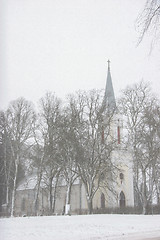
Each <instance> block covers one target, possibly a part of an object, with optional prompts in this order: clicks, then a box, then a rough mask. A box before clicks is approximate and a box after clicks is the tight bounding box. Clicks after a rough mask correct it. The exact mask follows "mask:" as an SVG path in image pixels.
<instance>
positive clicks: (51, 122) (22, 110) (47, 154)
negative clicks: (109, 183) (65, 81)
mask: <svg viewBox="0 0 160 240" xmlns="http://www.w3.org/2000/svg"><path fill="white" fill-rule="evenodd" d="M102 103H103V96H102V94H101V93H100V92H99V91H90V92H89V93H86V92H79V93H77V94H75V95H72V96H69V97H68V101H67V103H66V104H65V106H62V102H61V100H60V99H58V98H57V97H56V96H55V95H54V94H52V93H46V95H45V96H44V97H43V98H42V99H40V102H39V112H38V114H36V113H35V111H34V108H33V105H32V104H31V103H30V102H28V101H27V100H25V99H23V98H20V99H18V100H16V101H13V102H11V104H10V106H9V108H8V109H7V111H5V112H4V111H2V112H1V123H0V126H1V148H2V151H1V177H2V178H3V186H1V189H2V191H3V201H4V202H5V203H6V204H7V206H10V212H11V216H14V211H15V199H16V188H17V185H18V182H19V180H20V179H21V178H22V177H24V176H20V175H25V174H26V171H27V173H28V171H29V170H30V169H33V168H34V169H36V175H37V184H36V193H35V200H34V205H35V213H36V205H37V202H38V198H39V191H40V184H41V181H42V178H43V181H44V180H46V181H45V184H46V185H47V189H48V193H49V208H50V212H51V213H53V212H54V208H55V201H56V188H57V184H58V180H59V177H60V176H63V178H64V179H65V182H66V184H67V193H66V209H68V210H66V213H68V212H69V206H70V198H71V187H72V185H73V183H74V181H75V180H76V179H77V178H80V179H81V181H82V182H83V184H84V186H85V189H86V194H87V202H88V209H89V213H91V212H92V200H93V197H94V195H95V193H96V191H97V190H98V188H99V186H100V182H101V179H102V177H101V176H102V174H104V173H105V174H107V171H109V170H110V172H111V167H112V166H111V161H110V155H111V152H112V151H113V148H114V147H113V146H114V145H113V141H111V140H110V141H107V139H109V135H110V131H109V128H110V125H111V121H112V116H113V114H112V116H111V113H110V116H109V115H108V116H109V117H108V118H107V117H106V118H105V119H106V120H105V122H103V116H104V113H105V114H107V109H105V108H104V106H103V104H102ZM102 128H105V129H106V131H105V134H104V136H103V138H104V141H103V143H102ZM110 139H111V138H110ZM22 169H23V171H24V173H23V171H22ZM22 173H23V174H22ZM67 211H68V212H67Z"/></svg>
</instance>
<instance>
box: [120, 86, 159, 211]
mask: <svg viewBox="0 0 160 240" xmlns="http://www.w3.org/2000/svg"><path fill="white" fill-rule="evenodd" d="M121 106H122V113H123V115H125V116H126V128H127V132H128V135H127V136H126V143H127V145H128V146H132V152H133V158H134V186H135V196H137V200H138V199H139V201H140V203H141V204H142V207H143V213H144V214H146V213H147V205H148V204H150V202H151V201H152V198H153V190H154V183H155V180H154V178H155V176H156V175H155V170H156V165H157V160H158V156H159V150H158V149H159V144H158V143H159V140H158V122H157V121H156V123H155V120H156V119H158V117H156V115H157V113H156V110H155V109H157V108H158V103H157V100H156V99H155V98H154V97H152V95H151V91H150V89H149V86H148V85H147V84H145V83H144V82H140V83H139V84H136V85H134V86H132V87H128V88H127V89H125V90H124V91H123V96H122V98H121ZM136 204H137V205H138V204H139V203H138V202H136Z"/></svg>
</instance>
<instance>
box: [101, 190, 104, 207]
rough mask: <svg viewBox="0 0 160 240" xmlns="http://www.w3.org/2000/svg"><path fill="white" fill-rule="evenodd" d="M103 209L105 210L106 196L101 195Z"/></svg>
mask: <svg viewBox="0 0 160 240" xmlns="http://www.w3.org/2000/svg"><path fill="white" fill-rule="evenodd" d="M101 208H105V196H104V193H102V194H101Z"/></svg>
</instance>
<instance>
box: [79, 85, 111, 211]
mask: <svg viewBox="0 0 160 240" xmlns="http://www.w3.org/2000/svg"><path fill="white" fill-rule="evenodd" d="M74 104H75V117H76V119H77V128H76V132H77V133H76V134H77V138H78V141H79V147H78V154H77V166H78V174H79V175H80V178H81V180H82V182H83V184H84V186H85V190H86V196H87V203H88V213H89V214H91V213H92V211H93V206H92V201H93V198H94V196H95V193H96V192H97V190H98V189H99V188H100V183H101V182H102V181H103V179H104V178H103V177H104V174H105V176H106V173H107V172H108V171H110V172H111V168H112V162H111V153H112V151H113V148H114V147H113V146H114V144H113V142H114V141H113V139H112V137H111V135H112V134H111V124H112V120H113V112H109V111H107V109H106V108H105V106H104V105H103V95H101V93H100V92H98V91H95V90H93V91H90V92H89V93H86V92H83V93H78V94H77V96H75V100H74Z"/></svg>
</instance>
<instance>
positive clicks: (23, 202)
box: [15, 61, 134, 216]
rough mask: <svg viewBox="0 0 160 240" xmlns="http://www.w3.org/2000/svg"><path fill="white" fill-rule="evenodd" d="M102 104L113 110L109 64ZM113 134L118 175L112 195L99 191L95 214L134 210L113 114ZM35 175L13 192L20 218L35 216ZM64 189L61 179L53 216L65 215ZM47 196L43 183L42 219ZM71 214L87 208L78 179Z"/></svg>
mask: <svg viewBox="0 0 160 240" xmlns="http://www.w3.org/2000/svg"><path fill="white" fill-rule="evenodd" d="M104 100H105V101H107V102H108V104H109V105H110V107H111V108H114V107H115V106H116V100H115V95H114V89H113V85H112V78H111V72H110V62H109V61H108V73H107V81H106V88H105V96H104ZM112 128H113V132H114V134H116V136H117V144H118V148H116V150H115V151H114V152H113V153H112V161H113V162H114V164H116V165H117V169H119V170H117V175H115V181H114V183H113V185H112V188H113V189H114V191H109V190H108V189H104V187H103V188H99V189H98V191H97V192H96V194H95V196H94V198H93V211H95V212H98V211H100V210H103V209H111V208H112V209H114V208H125V207H134V189H133V170H132V155H131V153H130V152H129V150H126V149H125V148H124V147H123V143H121V139H122V132H123V119H122V116H120V115H119V114H118V111H116V113H115V116H114V124H113V126H112ZM36 183H37V177H36V175H34V174H33V175H32V176H29V177H28V178H27V180H26V179H25V180H24V181H23V182H21V183H20V184H19V186H18V187H17V191H16V203H15V215H17V216H22V215H24V214H26V215H34V213H35V211H34V198H35V189H36ZM66 191H67V186H66V184H65V181H64V179H61V181H60V182H59V184H58V188H57V196H56V202H55V214H64V213H65V208H66V207H65V202H66ZM48 198H49V196H48V192H47V191H46V189H45V186H44V184H43V182H42V183H41V186H40V192H39V198H38V204H37V211H36V212H37V214H38V215H41V214H42V215H43V214H44V215H45V214H47V213H48V211H49V201H48ZM69 208H70V213H71V214H81V213H87V210H88V205H87V199H86V191H85V187H84V185H83V183H82V181H81V179H79V178H77V179H76V180H75V182H74V184H73V186H72V189H71V200H70V206H69Z"/></svg>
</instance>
